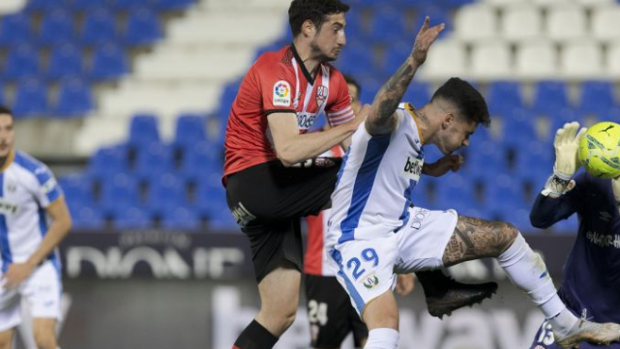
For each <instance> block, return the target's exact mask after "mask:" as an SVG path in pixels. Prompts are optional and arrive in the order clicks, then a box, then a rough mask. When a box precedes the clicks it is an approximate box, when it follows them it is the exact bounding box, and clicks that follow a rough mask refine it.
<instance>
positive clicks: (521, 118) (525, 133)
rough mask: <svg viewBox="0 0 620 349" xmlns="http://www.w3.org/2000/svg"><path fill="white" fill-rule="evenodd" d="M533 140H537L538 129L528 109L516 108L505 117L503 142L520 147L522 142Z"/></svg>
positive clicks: (514, 147)
mask: <svg viewBox="0 0 620 349" xmlns="http://www.w3.org/2000/svg"><path fill="white" fill-rule="evenodd" d="M514 135H519V137H515V136H514ZM533 140H536V129H535V125H534V123H533V122H532V113H530V112H529V111H528V110H525V109H520V108H515V109H514V110H512V113H510V114H507V115H506V117H504V118H503V130H502V143H503V144H504V145H505V146H509V147H512V148H513V149H519V148H520V146H521V143H522V142H529V141H533Z"/></svg>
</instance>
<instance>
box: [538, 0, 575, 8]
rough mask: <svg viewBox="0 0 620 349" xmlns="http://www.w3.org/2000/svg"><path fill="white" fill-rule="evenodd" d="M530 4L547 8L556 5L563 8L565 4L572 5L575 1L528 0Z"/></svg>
mask: <svg viewBox="0 0 620 349" xmlns="http://www.w3.org/2000/svg"><path fill="white" fill-rule="evenodd" d="M530 2H531V3H533V4H534V5H537V6H544V7H547V6H557V5H560V6H564V5H567V4H571V3H574V2H575V1H574V0H530Z"/></svg>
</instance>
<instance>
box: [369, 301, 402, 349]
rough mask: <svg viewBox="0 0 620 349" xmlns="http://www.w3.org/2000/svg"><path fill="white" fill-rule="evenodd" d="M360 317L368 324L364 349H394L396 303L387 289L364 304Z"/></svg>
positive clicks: (396, 343)
mask: <svg viewBox="0 0 620 349" xmlns="http://www.w3.org/2000/svg"><path fill="white" fill-rule="evenodd" d="M362 319H363V320H364V322H365V323H366V325H367V326H368V340H367V342H366V344H365V345H364V349H395V348H396V346H397V345H398V337H399V335H398V305H397V304H396V299H395V298H394V294H393V293H392V291H387V292H385V293H383V294H382V295H380V296H379V297H377V298H375V299H373V300H372V301H371V302H370V303H368V304H367V305H366V308H365V309H364V311H363V313H362Z"/></svg>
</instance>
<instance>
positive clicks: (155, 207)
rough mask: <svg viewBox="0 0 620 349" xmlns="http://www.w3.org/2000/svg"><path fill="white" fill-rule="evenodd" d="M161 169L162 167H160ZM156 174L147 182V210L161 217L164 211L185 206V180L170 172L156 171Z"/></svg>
mask: <svg viewBox="0 0 620 349" xmlns="http://www.w3.org/2000/svg"><path fill="white" fill-rule="evenodd" d="M168 170H170V169H168ZM161 171H164V169H163V168H162V169H161ZM162 173H163V174H162ZM157 174H158V176H156V177H152V178H151V181H150V184H149V194H148V207H149V210H150V211H151V212H152V213H154V214H156V215H159V216H160V217H163V216H164V215H165V212H166V211H172V210H174V209H175V208H177V207H185V206H187V199H186V193H185V182H184V181H183V180H181V179H180V178H179V177H177V176H175V175H174V174H172V173H170V172H168V173H166V172H158V173H157Z"/></svg>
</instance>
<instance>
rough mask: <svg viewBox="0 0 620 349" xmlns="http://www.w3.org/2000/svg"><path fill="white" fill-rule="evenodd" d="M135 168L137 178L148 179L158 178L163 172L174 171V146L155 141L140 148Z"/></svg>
mask: <svg viewBox="0 0 620 349" xmlns="http://www.w3.org/2000/svg"><path fill="white" fill-rule="evenodd" d="M134 170H135V175H136V176H137V178H139V179H142V180H147V181H152V180H153V179H156V178H158V177H159V176H160V174H162V173H167V172H171V171H174V162H173V158H172V147H170V146H169V145H167V144H164V143H159V142H154V143H151V144H149V145H148V146H147V147H144V148H139V149H138V153H137V157H136V166H135V168H134Z"/></svg>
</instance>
